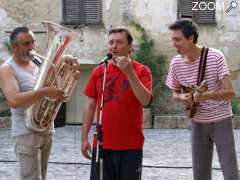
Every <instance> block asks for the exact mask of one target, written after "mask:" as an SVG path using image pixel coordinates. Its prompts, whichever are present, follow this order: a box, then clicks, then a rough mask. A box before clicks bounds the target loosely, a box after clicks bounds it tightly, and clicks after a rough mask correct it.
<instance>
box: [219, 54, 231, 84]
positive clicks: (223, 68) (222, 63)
mask: <svg viewBox="0 0 240 180" xmlns="http://www.w3.org/2000/svg"><path fill="white" fill-rule="evenodd" d="M217 71H218V79H219V80H222V79H223V77H224V76H225V75H230V72H229V68H228V65H227V62H226V59H225V57H224V55H223V54H222V53H219V56H218V58H217Z"/></svg>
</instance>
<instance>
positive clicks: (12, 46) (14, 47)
mask: <svg viewBox="0 0 240 180" xmlns="http://www.w3.org/2000/svg"><path fill="white" fill-rule="evenodd" d="M10 47H11V49H12V51H13V52H14V51H15V50H16V48H17V44H15V43H14V44H11V46H10Z"/></svg>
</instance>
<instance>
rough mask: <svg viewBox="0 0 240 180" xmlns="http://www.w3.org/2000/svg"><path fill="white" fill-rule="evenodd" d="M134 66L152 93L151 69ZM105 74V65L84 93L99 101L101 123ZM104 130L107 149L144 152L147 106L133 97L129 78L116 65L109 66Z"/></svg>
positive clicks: (101, 66)
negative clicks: (144, 110)
mask: <svg viewBox="0 0 240 180" xmlns="http://www.w3.org/2000/svg"><path fill="white" fill-rule="evenodd" d="M131 63H132V66H133V69H134V71H135V73H136V74H137V76H138V78H139V80H140V81H141V82H142V83H143V85H144V86H145V87H146V88H147V89H149V90H150V92H152V75H151V72H150V70H149V68H148V67H146V66H144V65H142V64H140V63H138V62H136V61H135V60H132V61H131ZM103 73H104V65H100V66H98V67H96V68H95V69H94V70H93V71H92V73H91V76H90V79H89V81H88V83H87V86H86V88H85V91H84V94H85V95H86V96H88V97H91V98H94V99H96V100H97V120H99V118H98V117H99V106H100V101H101V93H102V81H103ZM102 130H103V148H104V149H112V150H126V149H142V148H143V143H144V136H143V106H142V104H141V103H140V102H139V101H138V99H137V98H136V97H135V95H134V94H133V91H132V89H131V87H130V84H129V82H128V79H127V76H126V75H125V74H124V73H123V72H122V71H121V70H120V69H119V68H118V67H117V66H116V65H114V64H113V63H112V61H110V62H109V63H108V66H107V76H106V86H105V93H104V108H103V115H102ZM95 145H96V139H95V140H94V146H95Z"/></svg>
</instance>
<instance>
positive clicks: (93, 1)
mask: <svg viewBox="0 0 240 180" xmlns="http://www.w3.org/2000/svg"><path fill="white" fill-rule="evenodd" d="M62 19H63V24H66V25H80V24H100V23H101V0H62Z"/></svg>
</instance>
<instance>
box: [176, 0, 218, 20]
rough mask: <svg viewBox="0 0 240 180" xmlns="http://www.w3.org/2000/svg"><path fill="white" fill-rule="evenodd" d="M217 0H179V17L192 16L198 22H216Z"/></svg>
mask: <svg viewBox="0 0 240 180" xmlns="http://www.w3.org/2000/svg"><path fill="white" fill-rule="evenodd" d="M215 9H216V5H215V0H178V2H177V14H178V18H191V19H193V20H194V21H195V22H196V23H197V24H215V23H216V19H215V12H216V10H215Z"/></svg>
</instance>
